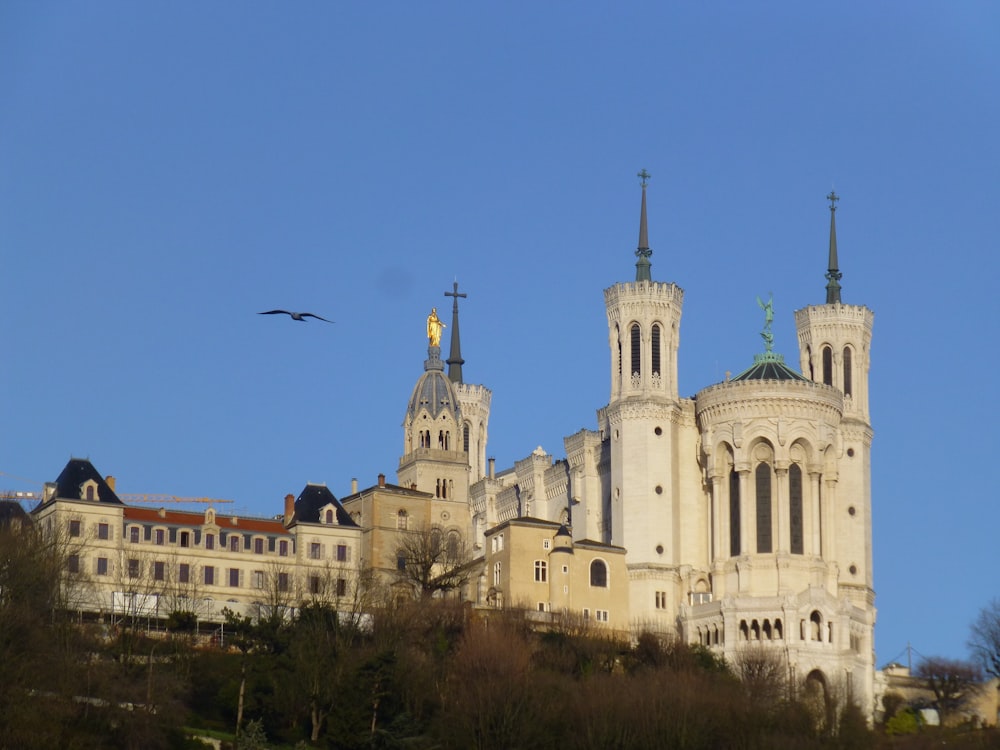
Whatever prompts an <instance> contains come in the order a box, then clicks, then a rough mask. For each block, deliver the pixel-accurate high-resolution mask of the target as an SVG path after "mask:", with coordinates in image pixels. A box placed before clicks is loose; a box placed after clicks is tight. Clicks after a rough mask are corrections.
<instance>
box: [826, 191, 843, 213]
mask: <svg viewBox="0 0 1000 750" xmlns="http://www.w3.org/2000/svg"><path fill="white" fill-rule="evenodd" d="M826 199H827V200H828V201H830V210H831V211H836V210H837V201H839V200H840V196H839V195H837V194H836V193H835V192H833V191H832V190H831V191H830V194H829V195H828V196H826Z"/></svg>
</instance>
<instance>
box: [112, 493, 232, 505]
mask: <svg viewBox="0 0 1000 750" xmlns="http://www.w3.org/2000/svg"><path fill="white" fill-rule="evenodd" d="M118 499H119V500H121V501H122V502H123V503H151V504H153V505H166V504H167V503H205V504H207V505H217V504H222V503H232V502H235V501H234V500H219V499H218V498H214V497H177V495H118Z"/></svg>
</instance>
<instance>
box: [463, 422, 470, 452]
mask: <svg viewBox="0 0 1000 750" xmlns="http://www.w3.org/2000/svg"><path fill="white" fill-rule="evenodd" d="M462 450H463V451H465V452H466V453H468V452H469V425H468V423H466V424H465V425H463V427H462Z"/></svg>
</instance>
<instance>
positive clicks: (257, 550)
mask: <svg viewBox="0 0 1000 750" xmlns="http://www.w3.org/2000/svg"><path fill="white" fill-rule="evenodd" d="M253 553H254V554H255V555H263V554H264V540H263V539H254V540H253Z"/></svg>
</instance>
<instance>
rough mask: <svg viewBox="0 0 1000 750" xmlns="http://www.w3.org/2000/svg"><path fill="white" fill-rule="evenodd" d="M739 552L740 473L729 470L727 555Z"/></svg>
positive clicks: (734, 554) (731, 555)
mask: <svg viewBox="0 0 1000 750" xmlns="http://www.w3.org/2000/svg"><path fill="white" fill-rule="evenodd" d="M738 554H740V475H739V472H737V471H736V469H731V470H730V471H729V556H730V557H736V556H737V555H738Z"/></svg>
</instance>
